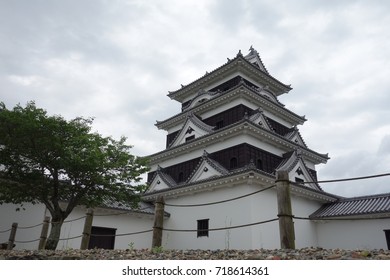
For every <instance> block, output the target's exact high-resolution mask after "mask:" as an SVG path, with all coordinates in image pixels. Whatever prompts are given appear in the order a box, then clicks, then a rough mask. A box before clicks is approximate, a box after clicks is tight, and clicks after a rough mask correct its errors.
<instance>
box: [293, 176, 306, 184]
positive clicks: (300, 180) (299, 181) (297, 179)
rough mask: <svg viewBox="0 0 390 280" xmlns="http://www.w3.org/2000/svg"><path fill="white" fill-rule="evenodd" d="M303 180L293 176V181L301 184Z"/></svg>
mask: <svg viewBox="0 0 390 280" xmlns="http://www.w3.org/2000/svg"><path fill="white" fill-rule="evenodd" d="M303 182H305V181H304V180H303V179H301V178H298V177H295V183H298V184H303Z"/></svg>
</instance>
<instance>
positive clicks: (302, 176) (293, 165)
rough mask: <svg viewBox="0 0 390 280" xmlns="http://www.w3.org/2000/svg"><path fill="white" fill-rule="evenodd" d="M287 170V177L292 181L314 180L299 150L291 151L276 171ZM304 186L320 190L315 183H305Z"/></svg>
mask: <svg viewBox="0 0 390 280" xmlns="http://www.w3.org/2000/svg"><path fill="white" fill-rule="evenodd" d="M280 170H283V171H287V172H288V178H289V180H290V181H292V182H297V183H300V182H314V181H316V180H315V179H314V178H313V176H312V175H311V173H310V171H309V170H308V168H307V166H306V164H305V162H304V161H303V159H302V156H301V152H300V150H295V151H294V152H292V153H291V154H290V155H289V157H288V158H287V159H285V160H284V161H283V162H282V163H281V164H280V165H279V167H278V168H276V171H280ZM305 186H306V187H309V188H312V189H315V190H319V191H322V189H321V187H320V186H319V185H318V184H317V183H309V184H305Z"/></svg>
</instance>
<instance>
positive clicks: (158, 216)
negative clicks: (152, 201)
mask: <svg viewBox="0 0 390 280" xmlns="http://www.w3.org/2000/svg"><path fill="white" fill-rule="evenodd" d="M163 225H164V198H163V196H159V197H157V200H156V205H155V212H154V225H153V239H152V249H153V248H155V247H161V244H162V232H163Z"/></svg>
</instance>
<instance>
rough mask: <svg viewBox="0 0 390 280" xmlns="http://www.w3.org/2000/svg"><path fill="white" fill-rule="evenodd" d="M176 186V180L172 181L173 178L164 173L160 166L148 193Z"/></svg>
mask: <svg viewBox="0 0 390 280" xmlns="http://www.w3.org/2000/svg"><path fill="white" fill-rule="evenodd" d="M175 185H176V182H175V180H173V179H172V177H171V176H169V175H168V174H166V173H164V172H163V171H162V168H161V167H160V166H158V169H157V171H156V174H155V175H154V177H153V179H152V182H151V183H150V185H149V188H148V190H147V191H146V193H150V192H155V191H159V190H164V189H169V188H172V187H174V186H175Z"/></svg>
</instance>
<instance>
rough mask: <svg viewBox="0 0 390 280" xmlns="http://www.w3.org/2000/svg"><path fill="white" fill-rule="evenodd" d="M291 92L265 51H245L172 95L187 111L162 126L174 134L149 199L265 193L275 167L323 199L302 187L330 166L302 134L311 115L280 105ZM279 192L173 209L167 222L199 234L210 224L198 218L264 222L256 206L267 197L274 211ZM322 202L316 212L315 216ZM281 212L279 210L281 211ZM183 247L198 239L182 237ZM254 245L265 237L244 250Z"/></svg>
mask: <svg viewBox="0 0 390 280" xmlns="http://www.w3.org/2000/svg"><path fill="white" fill-rule="evenodd" d="M291 89H292V88H291V87H290V86H289V85H286V84H284V83H282V82H280V81H279V80H277V79H276V78H274V77H273V76H271V75H270V73H269V72H268V70H267V68H266V67H265V66H264V64H263V62H262V60H261V58H260V56H259V54H258V52H257V51H256V50H255V49H254V48H252V47H251V48H250V50H249V53H248V54H247V55H245V56H244V55H243V54H242V53H241V51H239V52H238V54H237V55H236V57H235V58H233V59H228V61H227V62H226V63H225V64H223V65H222V66H220V67H218V68H217V69H215V70H213V71H212V72H210V73H208V72H206V74H205V75H204V76H202V77H200V78H198V79H197V80H195V81H193V82H191V83H190V84H187V85H185V86H183V85H182V87H181V88H180V89H178V90H176V91H172V92H169V94H168V96H169V97H170V98H171V99H173V100H175V101H177V102H180V103H181V112H178V113H177V114H175V115H173V116H172V117H170V118H168V119H166V120H163V121H158V122H157V123H156V126H157V127H158V128H159V129H163V130H166V131H167V137H166V149H165V150H163V151H160V152H158V153H155V154H152V155H150V164H151V171H150V173H149V174H148V184H149V189H148V191H147V192H146V193H145V194H144V199H145V200H150V201H153V200H155V199H156V197H157V196H158V195H163V196H164V197H165V199H166V200H168V201H169V200H171V202H172V201H173V203H176V204H183V203H189V202H197V203H201V202H207V201H212V200H214V201H215V200H220V199H223V198H229V197H234V196H235V195H240V194H245V193H249V192H251V191H253V190H256V189H259V188H260V189H261V188H264V187H266V186H267V185H269V184H272V183H273V182H274V181H275V174H276V170H286V171H288V172H289V178H290V180H291V181H293V182H296V183H297V184H296V187H295V189H294V190H293V192H295V193H297V194H298V193H300V194H299V196H304V197H310V199H311V200H317V199H320V200H322V198H321V197H322V193H323V192H322V190H321V188H320V186H319V185H317V184H316V183H311V184H305V185H301V184H300V183H302V182H304V181H306V182H308V181H309V182H313V181H316V180H317V174H316V171H315V166H316V165H317V164H320V163H326V162H327V160H328V156H327V155H325V154H321V153H318V152H316V151H313V150H311V149H310V148H309V147H308V146H307V145H306V144H305V142H304V140H303V138H302V136H301V134H300V133H299V129H298V126H299V125H302V124H303V123H304V122H305V121H306V119H305V117H304V116H300V115H298V114H296V113H294V112H292V111H290V110H289V109H287V108H286V106H285V105H283V104H282V103H281V102H280V101H279V100H278V97H279V96H280V95H282V94H285V93H288V92H289V91H290V90H291ZM274 194H275V191H274V190H270V191H269V194H268V195H271V196H270V197H268V196H267V194H263V195H262V196H261V198H259V197H258V198H255V197H253V198H251V199H250V200H249V201H246V202H242V203H241V204H236V205H234V206H232V205H230V206H226V207H228V208H221V209H211V208H210V209H208V210H199V209H197V210H196V211H194V209H192V210H190V209H186V210H184V209H181V210H180V211H179V210H177V209H173V208H171V209H169V208H168V209H166V211H168V212H169V213H171V218H170V219H169V222H168V223H170V222H171V221H173V220H176V219H179V220H180V221H181V222H180V224H181V225H182V226H181V227H182V228H183V227H185V226H184V225H185V224H186V223H187V222H188V226H189V227H191V228H194V225H195V224H196V222H198V223H197V228H198V229H199V228H203V227H206V228H208V226H209V225H208V224H207V226H206V225H204V224H203V225H202V224H201V223H202V222H199V221H203V223H205V221H210V228H212V227H213V226H212V224H213V222H212V221H215V223H214V225H215V226H217V224H218V225H219V226H223V225H224V224H225V225H226V223H230V224H235V223H238V222H239V221H243V220H247V221H248V222H250V221H254V220H256V219H257V220H258V219H259V217H256V215H255V212H256V211H257V210H255V208H253V207H257V206H253V207H252V206H250V205H259V203H260V204H261V201H262V200H265V201H266V203H268V204H269V203H271V202H270V201H271V200H272V203H271V204H272V206H271V205H270V206H269V207H270V208H271V207H274V206H275V203H276V202H274ZM271 197H272V198H271ZM267 200H268V201H267ZM321 202H323V200H322V201H321ZM237 203H238V202H237ZM319 205H320V204H316V205H315V206H313V207H309V209H308V213H310V211H311V212H313V211H314V210H315V209H317V208H318V207H319ZM246 207H249V208H248V209H247V210H248V212H246V213H245V214H243V215H244V216H245V218H242V217H241V216H239V215H236V214H233V212H232V214H229V211H233V210H232V209H234V208H235V209H236V210H235V211H237V210H238V209H240V210H242V211H244V210H245V208H246ZM274 208H275V209H272V211H271V212H272V213H273V212H275V211H276V206H275V207H274ZM229 209H230V210H229ZM186 211H188V213H187V212H186ZM258 211H263V210H261V209H258ZM185 212H186V213H185ZM195 213H196V214H195ZM208 213H214V214H215V215H216V216H214V217H211V216H212V215H211V216H210V214H208ZM243 213H244V212H243ZM275 215H276V214H275ZM178 217H179V218H178ZM273 218H275V216H273ZM191 219H192V220H193V221H192V222H191V221H190V220H191ZM199 223H200V224H201V225H199ZM207 223H208V222H207ZM276 232H277V231H276ZM232 234H233V233H232ZM256 234H257V233H256ZM273 234H274V233H273ZM262 236H263V234H262ZM197 237H199V236H197ZM241 237H242V236H241ZM229 238H231V237H229ZM237 238H239V237H238V236H237ZM179 239H180V238H179ZM225 239H226V238H225ZM167 242H168V241H167ZM175 242H176V243H177V242H178V241H177V240H176V241H175ZM183 242H192V241H191V240H187V239H186V238H184V237H183ZM253 242H254V243H256V242H257V244H259V242H260V245H261V244H262V243H263V242H264V240H263V239H262V240H256V241H252V242H251V244H249V243H248V244H246V245H243V244H240V245H237V247H240V248H244V247H248V248H250V247H253V246H254V245H253V244H254V243H253ZM168 244H169V242H168ZM208 244H209V245H205V247H207V246H210V242H208ZM229 246H230V245H229ZM256 246H258V245H256ZM272 246H274V244H272V245H271V247H272ZM168 247H169V246H168ZM175 247H178V246H177V244H176V245H175ZM179 247H180V246H179ZM200 247H202V246H200ZM217 247H218V248H219V247H222V245H221V246H217ZM225 247H226V244H225ZM274 247H275V246H274ZM197 248H199V246H197ZM208 248H210V247H208Z"/></svg>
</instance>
